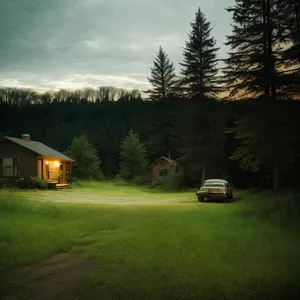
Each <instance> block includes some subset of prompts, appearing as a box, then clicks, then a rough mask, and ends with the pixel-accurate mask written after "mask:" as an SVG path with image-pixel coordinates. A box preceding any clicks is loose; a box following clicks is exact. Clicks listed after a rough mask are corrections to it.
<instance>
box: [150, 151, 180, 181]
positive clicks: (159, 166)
mask: <svg viewBox="0 0 300 300" xmlns="http://www.w3.org/2000/svg"><path fill="white" fill-rule="evenodd" d="M171 170H173V171H174V172H175V173H177V172H178V164H177V162H176V161H175V160H173V159H170V158H167V157H165V156H161V157H160V158H158V159H157V160H156V161H155V162H154V163H153V164H152V166H151V174H152V180H153V181H158V180H160V179H162V178H164V177H166V176H168V174H169V172H170V171H171Z"/></svg>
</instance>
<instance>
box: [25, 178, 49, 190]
mask: <svg viewBox="0 0 300 300" xmlns="http://www.w3.org/2000/svg"><path fill="white" fill-rule="evenodd" d="M29 182H30V188H33V189H40V188H45V187H47V184H46V182H45V181H44V180H42V179H41V178H40V177H39V176H35V177H33V176H31V177H29Z"/></svg>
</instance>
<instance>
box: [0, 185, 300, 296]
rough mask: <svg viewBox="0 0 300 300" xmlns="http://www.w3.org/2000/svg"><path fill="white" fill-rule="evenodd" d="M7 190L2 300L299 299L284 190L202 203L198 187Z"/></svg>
mask: <svg viewBox="0 0 300 300" xmlns="http://www.w3.org/2000/svg"><path fill="white" fill-rule="evenodd" d="M0 197H1V198H0V200H1V201H0V206H1V211H0V228H1V229H0V251H1V252H0V265H1V267H0V268H1V269H0V271H1V290H0V298H1V299H2V298H3V299H7V300H8V299H10V300H12V299H15V300H16V299H74V300H75V299H77V300H79V299H80V300H81V299H97V300H98V299H299V296H300V294H299V291H300V283H299V278H300V259H299V257H300V240H299V229H300V220H298V216H299V214H298V212H299V210H297V209H296V208H297V206H296V205H295V203H293V200H291V199H290V198H289V197H287V196H286V197H283V196H282V197H278V198H276V199H275V198H274V199H273V198H272V197H271V196H270V195H269V194H268V193H262V194H252V193H246V192H240V193H238V194H237V198H238V199H239V200H238V201H236V202H233V203H229V204H226V205H224V204H216V203H204V204H202V203H201V204H200V203H198V202H197V200H196V197H195V194H194V191H186V192H182V193H169V194H167V193H161V192H159V191H156V190H155V191H152V190H147V189H145V188H135V187H131V186H116V185H114V184H112V183H110V184H104V183H101V184H99V183H82V184H81V185H79V186H75V187H74V188H72V189H71V190H62V191H39V192H36V191H25V192H24V191H14V192H12V193H10V192H9V191H4V190H2V191H0ZM79 199H81V200H82V201H79ZM85 199H87V200H90V199H94V200H93V201H96V200H95V199H100V200H99V201H98V202H97V201H96V202H95V203H98V205H95V204H89V203H90V202H89V201H87V203H84V202H85ZM103 199H106V200H103ZM109 201H112V202H113V203H114V204H113V205H112V204H108V203H109ZM287 201H289V203H290V209H286V207H287ZM126 203H130V205H126Z"/></svg>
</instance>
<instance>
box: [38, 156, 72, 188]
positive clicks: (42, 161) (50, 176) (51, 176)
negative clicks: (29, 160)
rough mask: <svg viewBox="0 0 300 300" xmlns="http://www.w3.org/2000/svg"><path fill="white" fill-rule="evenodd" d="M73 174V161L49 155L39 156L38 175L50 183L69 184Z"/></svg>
mask: <svg viewBox="0 0 300 300" xmlns="http://www.w3.org/2000/svg"><path fill="white" fill-rule="evenodd" d="M71 175H72V163H71V162H69V161H63V160H59V159H54V158H48V157H38V176H39V177H40V178H41V179H42V180H45V181H46V183H47V184H48V185H54V184H55V185H56V186H57V185H60V186H62V185H68V184H69V183H70V177H71Z"/></svg>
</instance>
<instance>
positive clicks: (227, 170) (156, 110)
mask: <svg viewBox="0 0 300 300" xmlns="http://www.w3.org/2000/svg"><path fill="white" fill-rule="evenodd" d="M187 103H188V105H187ZM251 107H252V104H251V101H241V102H239V101H235V102H231V103H227V102H223V101H214V100H211V101H208V102H207V103H199V102H197V101H191V100H189V99H185V98H178V99H175V98H170V99H168V100H165V101H161V102H159V101H157V102H150V101H142V100H136V99H132V100H129V101H115V102H99V103H90V102H82V103H67V102H56V103H49V104H36V105H28V106H25V107H19V106H16V105H9V104H4V103H2V104H1V105H0V128H1V131H2V133H3V134H5V135H11V136H16V137H18V136H19V137H20V136H21V134H22V133H24V132H28V133H30V134H31V135H32V138H33V139H34V140H39V141H41V142H44V143H46V144H47V145H49V146H51V147H54V148H56V149H58V150H60V151H65V150H67V148H68V146H69V145H70V144H71V142H72V140H73V138H74V137H75V136H81V135H83V134H85V135H86V136H87V137H88V139H89V141H91V142H92V143H93V144H94V145H95V146H96V148H97V150H98V153H99V156H100V158H101V160H102V168H103V170H104V173H105V176H107V177H108V178H111V177H112V176H114V175H116V174H117V173H118V168H119V167H118V165H119V160H120V157H119V155H120V146H121V140H122V139H124V138H125V137H126V135H127V134H128V132H129V131H130V130H131V129H132V130H134V132H136V133H138V134H139V136H140V138H141V141H142V142H143V143H145V144H146V146H147V150H148V157H149V160H150V162H151V161H154V160H155V159H156V158H158V157H159V156H161V155H165V156H168V155H169V152H170V154H171V157H172V158H173V159H179V160H180V162H181V164H182V165H184V166H185V167H184V169H185V175H186V179H187V180H188V183H189V185H191V184H194V183H196V184H198V183H199V182H200V180H201V176H202V164H203V160H204V158H206V162H207V171H206V173H207V174H206V176H217V177H225V178H228V179H229V180H232V182H233V183H234V184H235V185H237V186H239V187H246V186H247V187H251V186H253V185H255V186H263V187H270V184H271V178H270V176H271V173H270V170H269V169H268V168H267V166H263V168H262V169H261V170H260V171H258V172H255V173H253V172H251V171H248V172H246V171H242V170H241V169H240V168H239V165H238V163H237V162H235V161H233V160H231V159H230V157H231V156H232V154H233V152H234V151H235V149H236V148H237V147H238V146H239V145H240V143H239V141H238V140H235V139H234V138H233V134H230V133H227V132H225V131H226V128H227V127H231V126H232V125H233V123H234V120H235V119H236V118H238V117H241V116H244V115H246V114H247V112H249V111H250V110H251ZM282 110H285V113H284V114H283V115H284V118H281V119H278V122H280V125H283V126H285V123H284V120H288V119H291V120H295V122H294V123H295V124H294V126H291V127H290V128H287V127H282V130H283V131H287V132H290V133H293V135H294V136H295V140H294V142H293V149H294V150H295V151H296V152H297V153H300V140H299V138H296V137H299V136H300V124H299V122H297V121H296V120H298V116H299V114H300V103H299V102H298V101H287V102H284V103H282ZM196 113H197V114H198V117H199V120H198V123H194V122H192V123H191V120H193V117H194V115H195V114H196ZM262 125H263V124H262ZM197 126H201V127H199V128H201V131H198V130H197V128H198V127H197ZM186 132H188V134H192V133H197V134H198V135H201V136H203V137H202V139H201V140H200V141H201V143H200V145H202V148H201V149H196V148H189V147H188V148H186V147H187V146H186V142H187V137H186V134H187V133H186ZM212 132H213V134H211V133H212ZM200 138H201V137H199V139H200ZM195 139H197V136H196V135H195ZM191 142H193V143H195V141H191ZM214 143H215V144H214ZM280 146H281V140H280V139H278V140H277V142H276V145H275V148H274V152H276V151H277V150H276V149H277V147H280ZM214 149H215V150H214ZM288 167H289V169H288V170H287V172H286V173H285V174H284V176H283V178H284V179H285V180H284V183H285V184H291V185H292V184H294V183H295V182H294V179H295V178H297V169H298V170H299V167H300V161H299V158H298V159H296V161H295V163H293V164H290V165H288Z"/></svg>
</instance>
